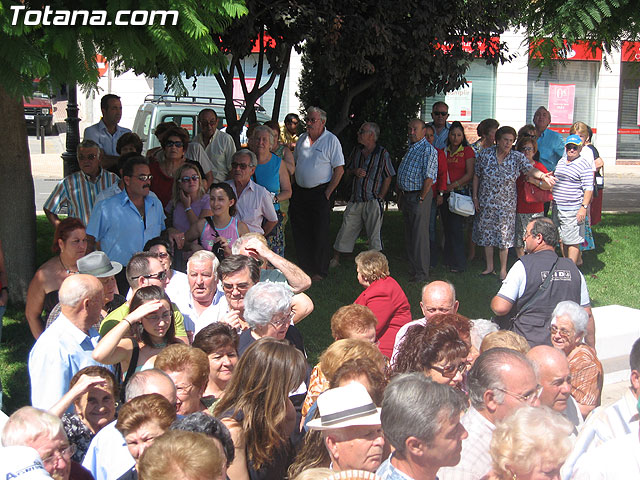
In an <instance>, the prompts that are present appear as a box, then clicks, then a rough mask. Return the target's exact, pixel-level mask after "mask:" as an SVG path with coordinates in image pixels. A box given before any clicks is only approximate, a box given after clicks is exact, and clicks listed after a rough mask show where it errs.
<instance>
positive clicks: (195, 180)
mask: <svg viewBox="0 0 640 480" xmlns="http://www.w3.org/2000/svg"><path fill="white" fill-rule="evenodd" d="M189 180H191V181H192V182H197V181H198V180H200V177H199V176H198V175H195V174H194V175H191V176H190V177H182V178H180V182H181V183H187V182H188V181H189Z"/></svg>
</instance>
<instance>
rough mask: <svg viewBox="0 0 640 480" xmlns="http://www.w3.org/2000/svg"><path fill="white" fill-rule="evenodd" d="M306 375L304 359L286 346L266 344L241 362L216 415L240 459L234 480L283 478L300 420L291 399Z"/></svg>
mask: <svg viewBox="0 0 640 480" xmlns="http://www.w3.org/2000/svg"><path fill="white" fill-rule="evenodd" d="M305 375H306V361H305V359H304V356H303V355H302V353H301V352H300V351H299V350H297V349H296V348H295V347H292V346H291V345H289V344H288V342H285V341H283V340H276V339H275V338H269V337H265V338H261V339H260V340H258V341H256V342H255V343H254V344H253V345H251V346H250V347H249V348H248V349H247V351H246V352H244V354H243V355H242V357H240V361H239V362H238V364H237V365H236V368H235V372H234V375H233V378H232V379H231V382H229V385H228V386H227V388H226V390H225V394H224V396H223V397H222V398H221V399H220V401H218V403H216V406H215V410H214V415H215V416H216V417H217V418H220V419H221V420H222V422H223V423H224V424H225V425H226V426H227V428H229V431H230V432H231V437H232V439H233V444H234V446H235V459H234V460H233V463H231V465H230V466H229V470H228V475H229V478H230V479H231V480H237V479H248V478H256V476H260V477H261V478H284V477H285V475H286V472H287V468H288V467H289V464H290V463H291V454H292V449H291V444H290V440H289V437H290V435H291V433H292V432H293V431H294V429H295V428H296V414H295V410H294V407H293V404H292V403H291V401H290V400H289V393H290V392H292V391H293V390H295V389H296V388H298V386H299V385H300V384H301V383H302V381H303V380H304V378H305Z"/></svg>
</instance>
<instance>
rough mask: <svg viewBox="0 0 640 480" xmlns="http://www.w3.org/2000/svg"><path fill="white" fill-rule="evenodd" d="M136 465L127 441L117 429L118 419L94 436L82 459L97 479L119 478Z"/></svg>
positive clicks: (110, 479) (109, 479)
mask: <svg viewBox="0 0 640 480" xmlns="http://www.w3.org/2000/svg"><path fill="white" fill-rule="evenodd" d="M135 465H136V461H135V460H134V459H133V457H132V456H131V454H130V453H129V449H128V448H127V442H125V440H124V437H123V436H122V434H121V433H120V432H119V431H118V430H116V420H114V421H113V422H111V423H110V424H109V425H106V426H105V427H104V428H103V429H102V430H100V431H99V432H98V433H97V434H96V436H95V437H93V440H91V443H90V444H89V449H88V450H87V454H86V455H85V456H84V460H83V461H82V466H83V467H84V468H86V469H87V470H89V471H90V472H91V475H93V478H95V480H118V479H119V478H120V477H122V476H123V475H124V474H125V473H127V472H128V471H129V470H131V469H132V468H133V467H135Z"/></svg>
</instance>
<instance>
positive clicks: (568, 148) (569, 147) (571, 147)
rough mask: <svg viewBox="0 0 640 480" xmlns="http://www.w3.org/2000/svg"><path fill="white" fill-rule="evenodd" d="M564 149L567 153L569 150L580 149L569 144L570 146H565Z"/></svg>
mask: <svg viewBox="0 0 640 480" xmlns="http://www.w3.org/2000/svg"><path fill="white" fill-rule="evenodd" d="M564 148H565V149H566V150H567V152H568V151H570V150H578V148H580V147H579V146H578V145H574V144H570V145H567V146H566V147H564Z"/></svg>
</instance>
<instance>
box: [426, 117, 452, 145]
mask: <svg viewBox="0 0 640 480" xmlns="http://www.w3.org/2000/svg"><path fill="white" fill-rule="evenodd" d="M427 125H431V126H432V127H433V146H434V147H436V148H439V149H440V150H444V149H445V148H446V147H447V138H449V128H451V124H450V123H449V122H445V124H444V127H443V128H442V130H440V133H438V132H437V131H436V126H435V125H434V124H433V122H429V123H428V124H427Z"/></svg>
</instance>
